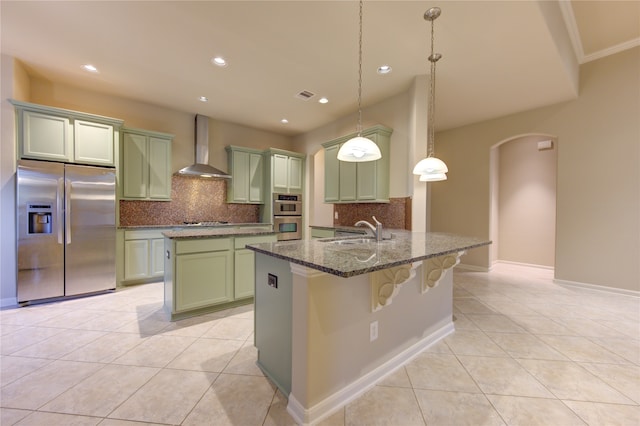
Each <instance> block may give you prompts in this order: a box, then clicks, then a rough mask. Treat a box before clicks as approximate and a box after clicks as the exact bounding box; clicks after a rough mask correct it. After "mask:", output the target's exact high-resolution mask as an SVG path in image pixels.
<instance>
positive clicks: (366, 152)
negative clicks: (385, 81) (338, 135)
mask: <svg viewBox="0 0 640 426" xmlns="http://www.w3.org/2000/svg"><path fill="white" fill-rule="evenodd" d="M361 104H362V0H360V33H359V46H358V126H357V127H356V131H357V132H358V135H357V136H356V137H354V138H351V139H349V140H348V141H346V142H345V143H344V144H342V146H341V147H340V150H338V160H340V161H350V162H365V161H375V160H378V159H380V158H382V154H381V153H380V148H378V145H376V143H375V142H374V141H372V140H371V139H367V138H365V137H363V136H362V108H361Z"/></svg>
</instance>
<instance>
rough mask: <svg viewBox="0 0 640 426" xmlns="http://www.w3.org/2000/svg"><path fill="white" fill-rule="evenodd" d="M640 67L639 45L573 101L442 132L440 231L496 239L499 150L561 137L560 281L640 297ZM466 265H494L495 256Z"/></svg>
mask: <svg viewBox="0 0 640 426" xmlns="http://www.w3.org/2000/svg"><path fill="white" fill-rule="evenodd" d="M639 69H640V48H638V47H637V48H634V49H630V50H627V51H624V52H621V53H618V54H615V55H612V56H608V57H606V58H603V59H599V60H597V61H593V62H589V63H586V64H584V65H582V67H581V69H580V95H579V97H578V99H576V100H574V101H569V102H564V103H561V104H557V105H552V106H549V107H545V108H539V109H536V110H532V111H527V112H523V113H519V114H514V115H511V116H508V117H503V118H500V119H496V120H490V121H486V122H482V123H478V124H474V125H469V126H465V127H461V128H458V129H453V130H449V131H445V132H440V133H438V134H437V135H436V149H437V152H438V156H439V157H440V158H442V159H443V160H444V161H445V162H446V163H447V165H448V166H449V174H448V176H449V179H448V180H447V181H445V182H441V183H440V185H434V186H433V187H432V188H433V191H432V197H433V198H432V204H431V208H432V210H431V213H432V222H431V225H432V229H433V230H434V231H449V232H456V233H461V234H467V235H477V236H481V237H488V236H489V224H490V218H489V211H490V179H489V176H490V167H489V164H490V161H489V158H490V151H491V149H490V148H491V146H493V145H495V144H496V143H499V142H501V141H504V140H507V139H510V138H512V137H513V136H515V135H522V134H531V133H544V134H553V135H557V138H558V187H557V228H556V261H555V276H556V278H557V279H559V280H563V281H571V282H578V283H585V284H593V285H599V286H609V287H617V288H620V289H624V290H634V291H640V262H638V259H640V172H639V170H640V143H639V142H640V122H639V120H638V117H640V79H639V78H638V70H639ZM487 101H488V102H489V101H490V100H487ZM464 262H465V263H471V264H474V265H478V266H480V267H489V266H490V258H489V252H488V249H486V250H485V249H481V250H474V251H473V252H470V253H469V254H468V255H467V256H466V258H465V259H464Z"/></svg>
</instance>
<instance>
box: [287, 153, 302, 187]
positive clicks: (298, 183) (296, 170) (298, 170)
mask: <svg viewBox="0 0 640 426" xmlns="http://www.w3.org/2000/svg"><path fill="white" fill-rule="evenodd" d="M302 164H303V160H302V159H301V158H298V157H289V167H288V174H287V185H288V187H289V192H302Z"/></svg>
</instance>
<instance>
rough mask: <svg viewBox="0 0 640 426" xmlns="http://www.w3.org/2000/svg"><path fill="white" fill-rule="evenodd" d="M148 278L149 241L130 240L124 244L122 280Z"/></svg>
mask: <svg viewBox="0 0 640 426" xmlns="http://www.w3.org/2000/svg"><path fill="white" fill-rule="evenodd" d="M148 276H149V240H130V241H125V243H124V279H125V280H131V279H140V278H147V277H148Z"/></svg>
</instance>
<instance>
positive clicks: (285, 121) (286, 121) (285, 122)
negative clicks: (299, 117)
mask: <svg viewBox="0 0 640 426" xmlns="http://www.w3.org/2000/svg"><path fill="white" fill-rule="evenodd" d="M280 122H281V123H282V124H287V123H288V122H289V120H287V119H286V118H283V119H282V120H280Z"/></svg>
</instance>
